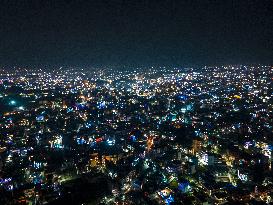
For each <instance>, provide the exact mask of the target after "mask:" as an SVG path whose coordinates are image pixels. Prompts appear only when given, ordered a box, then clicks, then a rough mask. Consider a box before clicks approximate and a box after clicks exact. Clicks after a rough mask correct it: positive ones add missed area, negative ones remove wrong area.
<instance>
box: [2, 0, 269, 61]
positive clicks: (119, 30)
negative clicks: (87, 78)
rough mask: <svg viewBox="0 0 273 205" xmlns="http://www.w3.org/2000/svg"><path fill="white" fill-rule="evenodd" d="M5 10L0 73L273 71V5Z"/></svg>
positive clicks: (104, 1) (41, 5)
mask: <svg viewBox="0 0 273 205" xmlns="http://www.w3.org/2000/svg"><path fill="white" fill-rule="evenodd" d="M0 2H1V6H0V65H8V66H14V65H29V66H32V65H78V66H83V65H88V66H101V65H102V66H107V65H130V66H132V65H133V66H137V65H174V66H177V65H199V64H202V65H205V64H206V65H214V64H241V63H246V64H248V63H263V64H269V63H273V39H272V37H273V1H272V0H270V1H269V0H233V1H232V0H228V1H227V0H211V1H208V0H177V1H175V0H132V1H131V0H127V1H126V0H97V1H95V0H89V1H87V0H66V1H65V0H12V1H10V0H1V1H0Z"/></svg>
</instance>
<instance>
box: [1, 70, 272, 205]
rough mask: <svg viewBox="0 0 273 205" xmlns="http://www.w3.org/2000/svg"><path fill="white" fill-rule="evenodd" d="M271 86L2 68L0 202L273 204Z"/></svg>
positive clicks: (216, 73)
mask: <svg viewBox="0 0 273 205" xmlns="http://www.w3.org/2000/svg"><path fill="white" fill-rule="evenodd" d="M272 76H273V67H272V66H242V65H238V66H220V67H202V68H172V69H170V68H165V67H159V68H145V69H144V68H138V69H135V70H132V69H129V70H118V69H111V68H104V69H79V68H58V69H51V70H49V71H46V70H39V69H29V68H14V69H12V70H10V69H9V70H5V69H0V204H46V203H49V204H50V203H52V204H54V203H57V204H61V203H62V202H64V201H65V200H67V199H71V200H72V199H73V200H74V201H73V203H74V204H83V203H88V202H90V201H92V202H93V203H97V204H204V205H205V204H232V203H233V204H246V203H248V204H257V203H261V204H270V203H273V178H272V177H273V170H272V169H273V167H272V166H273V165H272V163H273V154H272V153H273V152H272V149H273V134H272V133H273V132H272V130H273V129H272V125H273V122H272V121H273V115H272V112H273V100H272V94H273V86H272V84H273V82H272ZM83 184H84V185H83ZM90 184H91V185H90ZM85 186H86V188H83V187H85ZM94 186H96V187H97V190H100V191H97V192H96V190H95V189H94V188H92V187H94ZM73 187H79V188H74V189H73ZM90 187H91V188H90ZM90 190H92V191H90ZM83 193H84V194H83ZM70 202H71V201H70Z"/></svg>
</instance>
